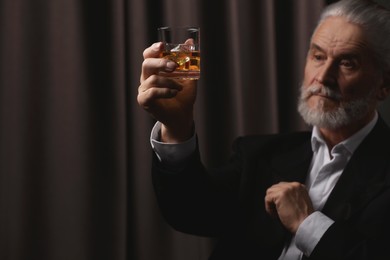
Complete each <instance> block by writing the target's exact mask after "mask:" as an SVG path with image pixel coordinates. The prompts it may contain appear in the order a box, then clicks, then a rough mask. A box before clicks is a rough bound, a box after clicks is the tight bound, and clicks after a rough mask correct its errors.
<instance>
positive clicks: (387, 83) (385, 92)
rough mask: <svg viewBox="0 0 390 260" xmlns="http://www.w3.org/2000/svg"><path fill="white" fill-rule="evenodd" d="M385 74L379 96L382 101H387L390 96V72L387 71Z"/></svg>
mask: <svg viewBox="0 0 390 260" xmlns="http://www.w3.org/2000/svg"><path fill="white" fill-rule="evenodd" d="M383 74H384V75H383V82H382V84H381V86H380V89H379V91H378V95H377V98H378V100H380V101H382V100H385V99H386V98H387V97H388V96H389V95H390V71H386V72H384V73H383Z"/></svg>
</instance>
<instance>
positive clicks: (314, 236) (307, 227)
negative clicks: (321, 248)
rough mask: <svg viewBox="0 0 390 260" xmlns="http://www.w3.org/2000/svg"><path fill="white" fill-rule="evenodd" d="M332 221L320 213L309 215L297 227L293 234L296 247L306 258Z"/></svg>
mask: <svg viewBox="0 0 390 260" xmlns="http://www.w3.org/2000/svg"><path fill="white" fill-rule="evenodd" d="M333 223H334V221H333V220H332V219H330V218H328V217H327V216H326V215H324V214H323V213H321V212H320V211H315V212H314V213H312V214H310V215H309V216H308V217H307V218H306V219H305V220H304V221H303V222H302V223H301V225H300V226H299V227H298V230H297V233H296V234H295V239H296V241H295V242H296V246H297V248H298V249H299V250H301V251H302V252H303V254H304V255H305V256H307V257H309V256H310V254H311V253H312V252H313V250H314V248H315V247H316V245H317V244H318V242H319V241H320V239H321V238H322V236H323V235H324V233H325V232H326V230H328V228H329V227H330V226H331V225H332V224H333Z"/></svg>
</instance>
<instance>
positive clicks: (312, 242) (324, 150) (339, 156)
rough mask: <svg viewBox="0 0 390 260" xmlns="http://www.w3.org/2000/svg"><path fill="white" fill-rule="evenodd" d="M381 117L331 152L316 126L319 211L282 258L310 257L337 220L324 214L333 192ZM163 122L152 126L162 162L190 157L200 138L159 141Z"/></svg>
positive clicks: (314, 180)
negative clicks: (176, 142)
mask: <svg viewBox="0 0 390 260" xmlns="http://www.w3.org/2000/svg"><path fill="white" fill-rule="evenodd" d="M377 120H378V114H377V113H376V114H375V117H374V118H373V120H371V122H370V123H368V124H367V125H366V126H365V127H363V128H362V129H361V130H359V131H358V132H356V133H355V134H354V135H352V136H351V137H349V138H348V139H346V140H344V141H342V142H341V143H339V144H337V145H335V146H334V147H333V148H332V150H331V151H329V149H328V146H327V145H326V143H325V141H324V139H323V138H322V136H321V133H320V132H319V129H318V128H317V127H314V128H313V131H312V137H311V145H312V150H313V158H312V161H311V164H310V168H309V174H308V177H307V179H306V183H305V184H306V188H307V190H308V192H309V196H310V199H311V200H312V203H313V207H314V210H315V212H314V213H312V214H311V215H310V216H308V217H307V218H306V219H305V220H304V221H303V222H302V223H301V225H300V226H299V228H298V230H297V233H296V234H295V236H293V237H292V239H291V241H287V242H286V245H285V248H284V250H283V251H282V253H281V255H280V257H279V260H299V259H301V258H302V255H303V254H304V255H306V256H310V254H311V252H312V251H313V250H314V248H315V246H316V245H317V243H318V242H319V241H320V239H321V237H322V236H323V234H324V233H325V232H326V230H327V229H328V228H329V227H330V226H331V225H332V224H333V223H334V221H333V220H332V219H330V218H328V217H327V216H326V215H324V214H323V213H321V209H322V208H323V206H324V205H325V202H326V201H327V199H328V197H329V195H330V193H331V192H332V190H333V188H334V186H335V185H336V183H337V181H338V179H339V177H340V176H341V174H342V172H343V170H344V168H345V166H346V164H347V163H348V161H349V159H350V158H351V156H352V154H353V153H354V151H355V150H356V148H357V147H358V146H359V144H360V143H361V142H362V141H363V139H364V138H365V137H366V136H367V135H368V133H369V132H370V131H371V130H372V129H373V128H374V125H375V123H376V122H377ZM160 129H161V124H160V123H159V122H157V123H156V124H155V126H154V127H153V129H152V133H151V138H150V139H151V140H150V142H151V145H152V148H153V150H154V151H155V153H156V154H157V156H158V158H159V160H160V161H162V162H164V163H167V164H176V163H179V162H180V161H182V160H184V159H185V158H187V157H189V156H190V155H191V153H192V152H193V151H194V150H195V149H196V137H195V135H194V136H192V137H191V138H190V139H189V140H188V141H186V142H184V143H181V144H167V143H162V142H160V141H159V132H160Z"/></svg>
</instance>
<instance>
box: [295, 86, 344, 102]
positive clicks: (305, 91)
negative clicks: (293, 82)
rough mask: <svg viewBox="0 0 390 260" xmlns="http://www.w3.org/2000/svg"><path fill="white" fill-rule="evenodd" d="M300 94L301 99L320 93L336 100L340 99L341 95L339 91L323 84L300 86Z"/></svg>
mask: <svg viewBox="0 0 390 260" xmlns="http://www.w3.org/2000/svg"><path fill="white" fill-rule="evenodd" d="M301 89H302V94H301V97H302V98H303V99H307V98H309V97H311V96H313V95H322V96H325V97H328V98H331V99H335V100H337V101H340V100H341V99H342V95H341V93H340V92H338V91H335V90H333V89H331V88H330V87H328V86H325V85H318V84H316V85H310V86H309V87H307V88H301Z"/></svg>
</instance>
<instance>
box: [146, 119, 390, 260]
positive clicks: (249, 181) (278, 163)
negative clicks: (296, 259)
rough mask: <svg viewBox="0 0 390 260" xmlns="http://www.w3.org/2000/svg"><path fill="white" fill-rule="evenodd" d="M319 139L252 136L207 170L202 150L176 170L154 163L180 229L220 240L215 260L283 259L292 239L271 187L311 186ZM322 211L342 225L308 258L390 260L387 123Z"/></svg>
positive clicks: (165, 204) (171, 218)
mask: <svg viewBox="0 0 390 260" xmlns="http://www.w3.org/2000/svg"><path fill="white" fill-rule="evenodd" d="M310 137H311V133H309V132H302V133H293V134H284V135H281V134H279V135H265V136H248V137H241V138H238V139H237V140H236V141H235V143H234V146H233V147H234V149H233V150H234V154H233V156H232V158H231V160H230V161H229V163H228V164H227V165H225V166H223V167H220V168H218V169H205V167H204V166H203V165H202V163H201V160H200V156H199V152H198V151H197V152H196V153H194V154H193V156H192V157H191V158H189V159H188V160H187V161H186V162H185V163H184V164H183V165H180V167H178V168H176V167H175V169H174V170H173V169H172V168H171V167H170V166H167V165H163V164H161V163H160V162H159V161H158V159H156V158H154V161H153V170H152V174H153V183H154V187H155V191H156V195H157V200H158V203H159V206H160V208H161V211H162V213H163V215H164V217H165V219H166V220H167V222H168V223H169V224H170V225H171V226H172V227H174V228H175V229H177V230H179V231H182V232H186V233H190V234H195V235H200V236H209V237H216V238H218V243H217V244H216V247H215V250H214V251H213V253H212V255H211V256H210V259H211V260H219V259H221V260H228V259H240V260H246V259H257V260H259V259H277V258H278V257H279V255H280V253H281V251H282V249H283V246H284V243H285V242H286V241H288V240H289V239H290V237H291V234H289V232H287V231H286V230H285V229H284V228H283V226H282V225H281V223H280V222H279V221H278V220H277V219H274V218H271V217H270V216H269V215H268V214H266V212H265V210H264V197H265V192H266V190H267V188H268V187H270V186H271V185H273V184H275V183H278V182H280V181H298V182H301V183H304V181H305V179H306V175H307V173H308V168H309V164H310V161H311V158H312V150H311V144H310ZM322 212H323V213H324V214H326V215H327V216H328V217H330V218H332V219H333V220H334V221H335V223H334V224H333V225H332V226H331V227H330V228H329V229H328V230H327V231H326V233H325V234H324V236H323V237H322V238H321V240H320V242H319V243H318V244H317V246H316V248H315V249H314V251H313V253H312V254H311V256H310V258H308V259H326V260H330V259H331V260H334V259H351V260H352V259H353V260H358V259H367V260H368V259H369V260H372V259H390V250H388V247H390V130H389V128H388V127H387V126H386V125H385V123H384V122H383V120H382V119H381V118H379V120H378V123H377V124H376V125H375V127H374V129H373V131H372V132H371V133H370V134H369V135H368V136H367V137H366V138H365V139H364V140H363V142H362V143H361V144H360V145H359V147H358V148H357V150H356V151H355V153H354V154H353V156H352V157H351V159H350V161H349V162H348V164H347V166H346V168H345V169H344V171H343V173H342V175H341V177H340V179H339V181H338V182H337V184H336V186H335V187H334V189H333V191H332V193H331V194H330V196H329V199H328V201H327V202H326V204H325V206H324V208H323V210H322Z"/></svg>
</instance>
